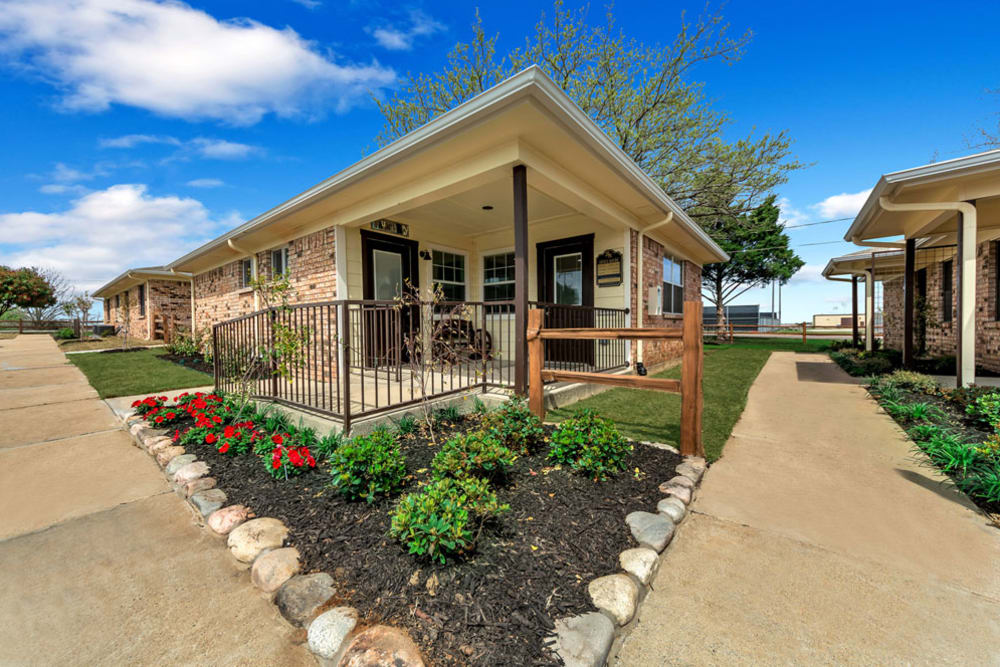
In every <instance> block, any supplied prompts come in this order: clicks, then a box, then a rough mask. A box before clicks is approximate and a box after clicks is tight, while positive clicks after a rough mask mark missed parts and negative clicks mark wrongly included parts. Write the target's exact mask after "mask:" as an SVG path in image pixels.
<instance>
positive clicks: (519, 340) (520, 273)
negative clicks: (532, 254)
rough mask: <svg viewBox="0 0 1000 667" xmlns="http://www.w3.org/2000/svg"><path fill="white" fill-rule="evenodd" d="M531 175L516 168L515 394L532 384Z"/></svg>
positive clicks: (518, 167) (523, 169) (523, 168)
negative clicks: (529, 341)
mask: <svg viewBox="0 0 1000 667" xmlns="http://www.w3.org/2000/svg"><path fill="white" fill-rule="evenodd" d="M527 326H528V175H527V171H526V169H525V167H524V165H523V164H519V165H517V166H515V167H514V393H516V394H517V395H518V396H524V394H525V393H526V391H527V387H528V349H527V345H526V343H525V331H526V330H527Z"/></svg>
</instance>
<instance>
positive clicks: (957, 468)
mask: <svg viewBox="0 0 1000 667" xmlns="http://www.w3.org/2000/svg"><path fill="white" fill-rule="evenodd" d="M920 448H921V449H923V450H924V452H926V453H927V456H928V457H929V458H930V459H931V461H933V462H934V463H935V464H936V465H937V466H938V467H939V468H941V469H942V470H944V471H945V472H947V473H952V474H955V475H962V476H964V475H965V474H966V472H967V471H968V469H969V467H970V466H971V465H973V464H974V463H976V460H977V459H978V458H979V454H978V452H977V451H976V448H975V447H974V446H973V445H969V444H966V443H964V442H962V441H961V440H959V438H958V436H955V435H953V434H950V433H941V434H939V435H936V436H934V437H932V438H931V439H930V440H928V441H927V442H924V443H921V445H920Z"/></svg>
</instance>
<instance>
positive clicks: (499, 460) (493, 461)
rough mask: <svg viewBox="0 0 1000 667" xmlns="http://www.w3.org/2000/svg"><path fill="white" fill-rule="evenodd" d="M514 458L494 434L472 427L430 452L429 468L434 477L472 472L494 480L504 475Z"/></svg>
mask: <svg viewBox="0 0 1000 667" xmlns="http://www.w3.org/2000/svg"><path fill="white" fill-rule="evenodd" d="M516 458H517V455H516V454H515V453H514V452H512V451H510V450H509V449H507V447H505V446H504V445H503V443H502V442H501V441H500V439H499V438H497V437H496V436H495V435H493V434H491V433H486V432H483V431H475V432H472V433H468V434H465V435H458V436H455V437H454V438H452V439H451V440H449V441H448V442H446V443H445V444H444V446H443V447H441V451H439V452H438V453H437V454H436V455H435V456H434V460H433V461H432V462H431V469H432V470H433V471H434V477H435V478H437V479H441V478H444V477H467V476H473V477H482V478H484V479H488V480H490V481H494V482H498V481H501V480H503V479H504V478H505V477H506V475H507V471H508V470H510V467H511V466H512V465H514V460H515V459H516Z"/></svg>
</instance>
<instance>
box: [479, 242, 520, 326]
mask: <svg viewBox="0 0 1000 667" xmlns="http://www.w3.org/2000/svg"><path fill="white" fill-rule="evenodd" d="M513 300H514V253H512V252H501V253H498V254H496V255H485V256H484V257H483V301H513ZM513 310H514V306H513V304H504V305H500V306H488V307H487V310H486V312H487V313H510V312H513Z"/></svg>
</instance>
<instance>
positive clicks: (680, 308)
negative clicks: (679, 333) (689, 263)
mask: <svg viewBox="0 0 1000 667" xmlns="http://www.w3.org/2000/svg"><path fill="white" fill-rule="evenodd" d="M683 312H684V263H683V261H681V260H677V259H675V258H674V257H673V256H671V255H664V256H663V314H664V315H667V314H682V313H683Z"/></svg>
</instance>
